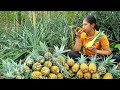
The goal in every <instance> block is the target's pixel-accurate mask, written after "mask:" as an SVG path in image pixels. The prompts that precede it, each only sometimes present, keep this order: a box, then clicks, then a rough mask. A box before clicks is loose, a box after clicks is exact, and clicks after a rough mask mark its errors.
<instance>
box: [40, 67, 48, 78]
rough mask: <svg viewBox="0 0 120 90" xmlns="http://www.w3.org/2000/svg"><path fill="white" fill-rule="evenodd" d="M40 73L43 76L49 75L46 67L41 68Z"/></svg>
mask: <svg viewBox="0 0 120 90" xmlns="http://www.w3.org/2000/svg"><path fill="white" fill-rule="evenodd" d="M41 73H42V75H43V76H48V75H49V73H50V69H49V68H48V67H42V68H41Z"/></svg>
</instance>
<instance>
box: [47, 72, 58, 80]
mask: <svg viewBox="0 0 120 90" xmlns="http://www.w3.org/2000/svg"><path fill="white" fill-rule="evenodd" d="M49 79H57V75H56V74H54V73H50V74H49Z"/></svg>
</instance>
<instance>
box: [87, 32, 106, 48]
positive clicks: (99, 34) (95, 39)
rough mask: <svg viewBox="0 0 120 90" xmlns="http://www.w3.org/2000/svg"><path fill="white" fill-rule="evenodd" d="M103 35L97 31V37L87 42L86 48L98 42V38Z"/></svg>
mask: <svg viewBox="0 0 120 90" xmlns="http://www.w3.org/2000/svg"><path fill="white" fill-rule="evenodd" d="M103 35H104V31H99V32H98V34H97V36H95V38H94V39H93V40H92V41H89V42H88V43H87V45H86V47H92V45H93V44H94V43H95V42H96V41H98V40H99V38H100V37H102V36H103Z"/></svg>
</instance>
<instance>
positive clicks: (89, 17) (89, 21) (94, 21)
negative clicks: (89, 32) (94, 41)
mask: <svg viewBox="0 0 120 90" xmlns="http://www.w3.org/2000/svg"><path fill="white" fill-rule="evenodd" d="M85 19H86V21H87V22H88V23H90V24H93V23H94V24H95V26H94V28H95V29H96V30H97V31H99V27H98V25H97V24H96V18H95V17H94V16H86V17H85Z"/></svg>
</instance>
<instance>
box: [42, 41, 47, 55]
mask: <svg viewBox="0 0 120 90" xmlns="http://www.w3.org/2000/svg"><path fill="white" fill-rule="evenodd" d="M40 51H41V52H42V53H45V52H47V51H49V48H48V46H47V45H46V43H45V42H41V41H40Z"/></svg>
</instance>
